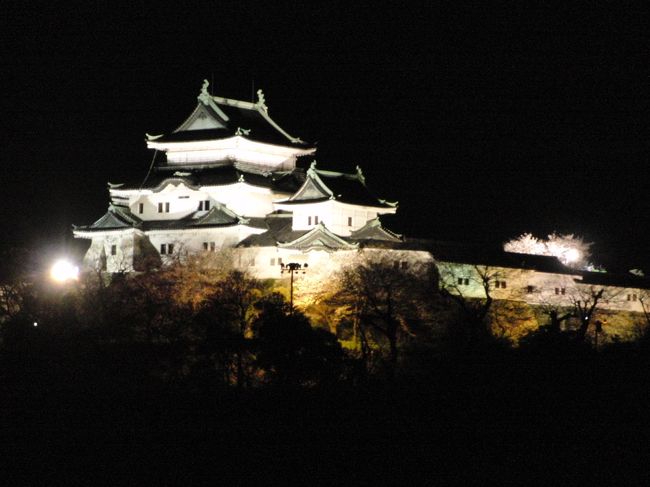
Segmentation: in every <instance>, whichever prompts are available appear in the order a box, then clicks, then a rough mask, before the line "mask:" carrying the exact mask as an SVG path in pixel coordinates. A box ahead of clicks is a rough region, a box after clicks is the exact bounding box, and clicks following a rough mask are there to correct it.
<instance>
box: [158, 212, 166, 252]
mask: <svg viewBox="0 0 650 487" xmlns="http://www.w3.org/2000/svg"><path fill="white" fill-rule="evenodd" d="M158 204H159V205H161V204H162V203H158ZM166 253H167V244H160V255H165V254H166Z"/></svg>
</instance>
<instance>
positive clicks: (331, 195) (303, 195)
mask: <svg viewBox="0 0 650 487" xmlns="http://www.w3.org/2000/svg"><path fill="white" fill-rule="evenodd" d="M327 200H336V201H340V202H341V203H348V204H352V205H362V206H371V207H378V208H395V207H396V206H397V203H396V202H395V203H389V202H387V201H384V200H381V199H379V198H377V197H376V196H375V195H373V194H372V193H371V192H370V191H369V190H368V188H367V187H366V182H365V178H364V177H363V173H362V172H361V169H360V168H359V167H358V166H357V172H356V173H355V174H346V173H340V172H333V171H321V170H319V169H316V161H314V162H312V164H311V167H310V168H309V169H308V170H307V179H306V180H305V182H304V184H303V185H302V186H301V187H300V189H298V191H296V193H295V194H294V195H293V196H292V197H291V198H289V199H287V200H285V201H280V202H278V203H281V204H285V205H286V204H304V203H318V202H320V201H327Z"/></svg>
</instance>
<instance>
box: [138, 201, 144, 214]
mask: <svg viewBox="0 0 650 487" xmlns="http://www.w3.org/2000/svg"><path fill="white" fill-rule="evenodd" d="M138 213H140V214H141V215H142V214H143V213H144V203H138Z"/></svg>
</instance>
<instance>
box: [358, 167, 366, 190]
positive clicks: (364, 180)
mask: <svg viewBox="0 0 650 487" xmlns="http://www.w3.org/2000/svg"><path fill="white" fill-rule="evenodd" d="M357 178H358V179H359V181H361V184H363V185H364V186H365V184H366V177H365V176H364V175H363V171H362V170H361V166H357Z"/></svg>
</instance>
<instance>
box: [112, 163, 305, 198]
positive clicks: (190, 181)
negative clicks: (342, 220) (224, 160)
mask: <svg viewBox="0 0 650 487" xmlns="http://www.w3.org/2000/svg"><path fill="white" fill-rule="evenodd" d="M304 180H305V173H304V172H303V171H302V170H298V169H294V170H293V171H279V172H266V173H261V172H248V171H243V170H241V169H240V168H239V167H238V165H237V164H235V166H232V165H224V166H219V167H209V168H197V167H194V168H188V169H183V170H181V171H179V170H178V168H174V167H169V166H160V167H155V168H154V169H153V172H152V174H150V175H149V176H148V177H147V179H146V181H145V182H144V183H142V182H141V181H138V182H135V181H134V182H131V183H125V184H120V185H117V184H111V185H110V189H116V190H134V189H150V190H152V191H154V192H157V191H161V190H162V189H164V187H165V186H166V185H167V184H168V183H174V182H175V183H179V182H182V183H183V184H185V185H186V186H187V187H189V188H192V189H198V188H200V187H202V186H224V185H228V184H235V183H237V182H245V183H248V184H250V185H252V186H258V187H262V188H269V189H272V190H274V191H278V192H281V193H287V194H291V193H293V192H295V191H296V190H297V189H298V188H299V187H300V185H301V184H302V183H303V182H304Z"/></svg>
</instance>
